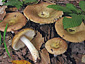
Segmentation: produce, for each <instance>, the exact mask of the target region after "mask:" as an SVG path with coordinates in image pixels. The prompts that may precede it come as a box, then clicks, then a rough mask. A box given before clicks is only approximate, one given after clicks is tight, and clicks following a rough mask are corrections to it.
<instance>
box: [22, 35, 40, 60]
mask: <svg viewBox="0 0 85 64" xmlns="http://www.w3.org/2000/svg"><path fill="white" fill-rule="evenodd" d="M20 40H21V41H22V42H23V43H24V44H25V45H26V46H27V47H28V49H29V51H30V53H31V54H32V57H33V60H34V62H37V60H39V59H40V57H39V53H38V51H37V49H36V48H35V47H34V45H33V44H32V43H31V42H30V41H29V40H28V39H27V38H26V37H25V36H22V37H21V38H20Z"/></svg>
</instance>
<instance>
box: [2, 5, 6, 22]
mask: <svg viewBox="0 0 85 64" xmlns="http://www.w3.org/2000/svg"><path fill="white" fill-rule="evenodd" d="M6 8H7V6H2V7H1V6H0V21H1V20H3V18H4V17H5V15H6V11H5V9H6Z"/></svg>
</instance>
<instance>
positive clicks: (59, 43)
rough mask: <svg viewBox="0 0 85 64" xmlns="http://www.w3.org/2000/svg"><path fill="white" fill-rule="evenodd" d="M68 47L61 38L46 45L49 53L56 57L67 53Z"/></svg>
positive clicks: (53, 39)
mask: <svg viewBox="0 0 85 64" xmlns="http://www.w3.org/2000/svg"><path fill="white" fill-rule="evenodd" d="M67 47H68V45H67V43H66V42H65V41H64V40H62V39H61V38H52V39H50V40H48V41H47V42H46V44H45V48H46V49H47V51H48V52H49V53H51V54H54V55H60V54H63V53H64V52H66V50H67Z"/></svg>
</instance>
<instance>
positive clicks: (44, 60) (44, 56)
mask: <svg viewBox="0 0 85 64" xmlns="http://www.w3.org/2000/svg"><path fill="white" fill-rule="evenodd" d="M40 55H41V62H40V63H39V64H51V63H50V57H49V53H48V52H47V50H46V49H45V48H44V49H42V50H41V52H40Z"/></svg>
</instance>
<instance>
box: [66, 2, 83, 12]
mask: <svg viewBox="0 0 85 64" xmlns="http://www.w3.org/2000/svg"><path fill="white" fill-rule="evenodd" d="M66 8H67V9H69V10H72V11H74V12H77V13H81V10H79V9H77V8H76V7H75V6H74V5H73V4H70V3H68V4H66Z"/></svg>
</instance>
